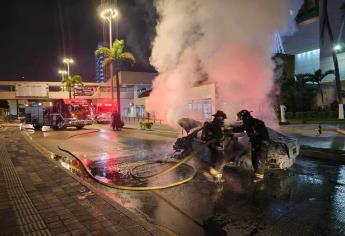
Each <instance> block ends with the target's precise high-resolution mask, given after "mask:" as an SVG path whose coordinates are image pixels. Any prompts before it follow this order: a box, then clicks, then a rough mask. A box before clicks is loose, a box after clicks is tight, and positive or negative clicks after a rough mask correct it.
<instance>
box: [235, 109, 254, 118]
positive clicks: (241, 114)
mask: <svg viewBox="0 0 345 236" xmlns="http://www.w3.org/2000/svg"><path fill="white" fill-rule="evenodd" d="M237 116H238V118H239V119H240V120H243V121H244V120H248V119H250V118H252V115H251V114H250V112H249V111H248V110H242V111H240V112H239V113H237Z"/></svg>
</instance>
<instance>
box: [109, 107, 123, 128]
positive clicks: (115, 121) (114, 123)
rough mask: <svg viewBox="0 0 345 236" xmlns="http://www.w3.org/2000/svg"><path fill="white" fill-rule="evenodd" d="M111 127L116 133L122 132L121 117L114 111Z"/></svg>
mask: <svg viewBox="0 0 345 236" xmlns="http://www.w3.org/2000/svg"><path fill="white" fill-rule="evenodd" d="M111 126H112V128H113V130H114V131H115V129H116V131H120V128H121V127H120V117H119V113H118V112H117V111H116V110H114V111H113V113H111Z"/></svg>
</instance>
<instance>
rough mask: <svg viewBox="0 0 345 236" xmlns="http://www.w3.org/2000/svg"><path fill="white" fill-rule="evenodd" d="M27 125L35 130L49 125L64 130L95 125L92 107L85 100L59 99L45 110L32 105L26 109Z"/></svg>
mask: <svg viewBox="0 0 345 236" xmlns="http://www.w3.org/2000/svg"><path fill="white" fill-rule="evenodd" d="M25 113H26V123H30V124H32V125H33V126H34V128H35V129H39V128H41V127H42V126H43V125H48V126H50V127H52V128H53V129H63V128H66V127H70V126H74V127H76V128H77V129H82V128H83V127H84V126H85V125H91V124H93V120H92V114H91V105H90V103H89V102H88V101H87V100H85V99H59V100H55V101H53V102H52V103H51V105H50V106H49V107H47V108H46V109H44V108H43V107H42V106H40V105H37V104H32V105H30V106H27V107H26V108H25Z"/></svg>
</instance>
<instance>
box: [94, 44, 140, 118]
mask: <svg viewBox="0 0 345 236" xmlns="http://www.w3.org/2000/svg"><path fill="white" fill-rule="evenodd" d="M124 48H125V41H124V40H119V39H116V40H115V42H114V43H113V45H112V48H111V49H110V48H106V47H101V48H99V49H97V50H96V51H95V55H96V58H99V57H101V56H104V57H105V60H104V64H103V66H104V67H106V66H109V65H112V62H115V64H116V69H115V75H116V96H117V97H116V99H117V101H116V103H117V108H118V111H117V112H118V115H119V117H121V109H120V83H119V75H118V72H119V68H118V64H119V62H122V61H124V62H129V63H131V64H134V63H135V58H134V56H133V54H132V53H130V52H124ZM110 79H111V80H112V79H113V78H110ZM112 96H113V95H112Z"/></svg>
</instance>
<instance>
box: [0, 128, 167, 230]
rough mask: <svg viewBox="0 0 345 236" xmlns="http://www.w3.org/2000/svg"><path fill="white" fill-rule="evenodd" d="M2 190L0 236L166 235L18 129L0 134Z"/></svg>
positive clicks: (7, 130) (11, 129) (6, 130)
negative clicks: (55, 160) (92, 187)
mask: <svg viewBox="0 0 345 236" xmlns="http://www.w3.org/2000/svg"><path fill="white" fill-rule="evenodd" d="M0 190H1V191H0V235H140V236H144V235H162V233H161V232H159V231H158V230H157V229H156V228H155V227H153V226H152V225H151V224H149V223H147V222H144V221H143V220H142V219H140V218H139V217H138V216H136V215H134V214H132V213H131V212H128V211H127V210H126V209H124V208H123V207H122V206H120V205H118V204H117V203H109V201H107V200H106V199H105V198H104V197H103V196H100V195H98V193H94V192H92V191H91V190H90V189H88V188H87V187H85V186H84V185H83V184H82V183H80V182H78V181H77V179H75V178H73V177H71V176H70V175H69V174H67V173H66V172H65V171H64V170H62V169H61V168H60V167H59V166H57V165H55V164H54V163H53V162H52V161H51V160H48V159H47V158H46V157H44V156H43V155H42V154H40V153H39V152H38V151H36V150H35V149H34V148H33V147H32V146H31V145H30V144H29V143H28V142H27V141H26V140H25V139H24V138H23V136H22V135H21V134H20V132H19V131H18V129H15V128H7V129H5V130H4V129H2V130H0Z"/></svg>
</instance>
